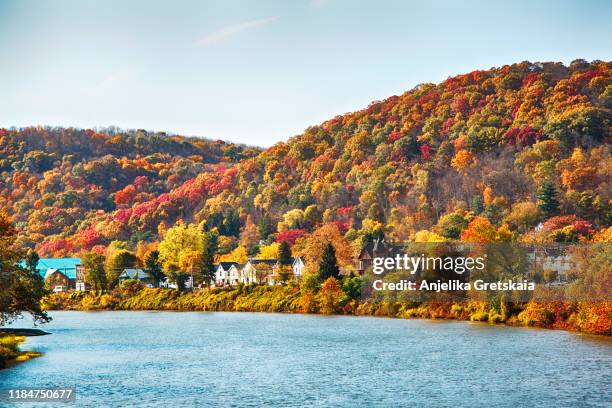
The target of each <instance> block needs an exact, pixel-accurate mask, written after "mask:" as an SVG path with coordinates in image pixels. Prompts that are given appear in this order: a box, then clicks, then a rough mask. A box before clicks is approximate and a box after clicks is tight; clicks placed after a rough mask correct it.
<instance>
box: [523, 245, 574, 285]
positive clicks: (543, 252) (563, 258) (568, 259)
mask: <svg viewBox="0 0 612 408" xmlns="http://www.w3.org/2000/svg"><path fill="white" fill-rule="evenodd" d="M528 259H529V261H530V263H532V264H534V266H535V268H536V270H537V271H541V272H544V271H549V272H555V274H556V281H557V282H567V281H568V272H570V271H571V270H572V269H574V268H575V267H576V265H575V262H574V260H573V257H572V255H571V254H570V253H569V252H567V251H566V250H564V248H562V247H544V248H538V250H537V252H530V253H529V254H528Z"/></svg>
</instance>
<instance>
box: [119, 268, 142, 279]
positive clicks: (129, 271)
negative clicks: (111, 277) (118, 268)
mask: <svg viewBox="0 0 612 408" xmlns="http://www.w3.org/2000/svg"><path fill="white" fill-rule="evenodd" d="M119 277H120V278H128V279H135V278H138V279H147V278H148V277H149V275H147V274H146V272H145V271H143V270H142V269H133V268H126V269H124V270H123V272H121V275H119Z"/></svg>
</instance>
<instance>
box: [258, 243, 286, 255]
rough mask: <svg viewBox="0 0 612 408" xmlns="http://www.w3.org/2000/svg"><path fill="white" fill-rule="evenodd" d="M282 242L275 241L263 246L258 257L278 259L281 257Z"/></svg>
mask: <svg viewBox="0 0 612 408" xmlns="http://www.w3.org/2000/svg"><path fill="white" fill-rule="evenodd" d="M279 250H280V244H279V243H278V242H273V243H271V244H270V245H266V246H262V247H261V248H259V253H258V254H257V257H258V258H261V259H278V257H279Z"/></svg>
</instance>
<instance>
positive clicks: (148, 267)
mask: <svg viewBox="0 0 612 408" xmlns="http://www.w3.org/2000/svg"><path fill="white" fill-rule="evenodd" d="M144 264H145V271H146V272H147V273H148V274H149V275H150V276H151V279H153V283H154V285H155V287H159V283H160V282H161V281H162V280H163V279H164V278H165V275H164V272H163V271H162V268H161V263H160V262H159V251H158V250H153V251H151V252H149V253H148V254H147V256H146V257H145V261H144Z"/></svg>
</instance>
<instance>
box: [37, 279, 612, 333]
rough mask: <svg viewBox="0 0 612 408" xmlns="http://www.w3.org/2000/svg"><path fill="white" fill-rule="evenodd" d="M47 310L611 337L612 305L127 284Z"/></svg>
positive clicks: (53, 299)
mask: <svg viewBox="0 0 612 408" xmlns="http://www.w3.org/2000/svg"><path fill="white" fill-rule="evenodd" d="M43 305H44V307H45V308H46V309H47V310H83V311H92V310H166V311H226V312H275V313H315V314H340V315H355V316H380V317H393V318H424V319H454V320H471V321H480V322H489V323H491V324H506V325H510V326H529V327H541V328H548V329H561V330H568V331H577V332H583V333H589V334H598V335H605V336H610V335H612V302H538V303H535V302H529V303H509V302H507V303H502V304H500V305H493V304H489V303H486V302H479V301H468V302H452V301H444V300H440V301H436V302H427V303H417V302H411V303H402V302H373V301H361V300H359V299H356V298H351V297H349V296H347V295H346V293H345V292H344V291H343V289H342V288H341V287H340V285H328V286H327V287H326V286H325V285H323V286H322V287H321V288H320V289H319V290H318V291H311V290H304V289H303V288H300V287H299V286H298V285H288V286H241V287H239V288H235V289H221V288H208V289H202V290H197V291H194V292H178V291H176V290H173V289H150V288H141V287H139V285H127V286H123V287H122V288H117V289H115V290H113V291H111V292H108V293H104V294H96V293H87V292H73V293H54V294H53V295H51V296H49V297H47V298H45V299H44V300H43Z"/></svg>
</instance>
